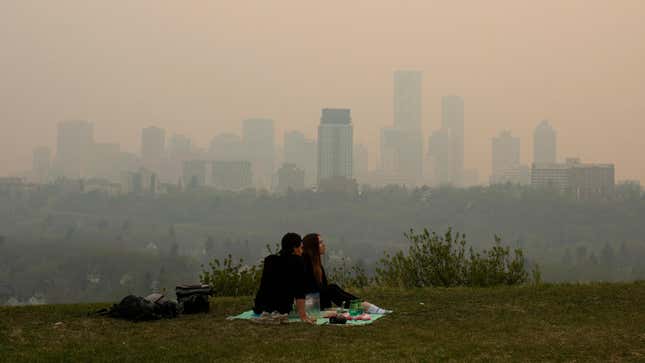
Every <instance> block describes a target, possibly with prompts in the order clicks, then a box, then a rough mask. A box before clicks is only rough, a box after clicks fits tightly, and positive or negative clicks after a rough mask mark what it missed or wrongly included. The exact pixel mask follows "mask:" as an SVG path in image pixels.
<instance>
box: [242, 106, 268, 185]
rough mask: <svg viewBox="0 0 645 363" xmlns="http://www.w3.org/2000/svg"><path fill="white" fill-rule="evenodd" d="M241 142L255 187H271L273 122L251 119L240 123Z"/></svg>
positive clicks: (265, 119)
mask: <svg viewBox="0 0 645 363" xmlns="http://www.w3.org/2000/svg"><path fill="white" fill-rule="evenodd" d="M242 140H243V144H244V152H245V154H246V155H247V160H249V161H250V162H251V167H252V169H253V175H254V177H255V185H256V186H257V187H261V188H269V187H271V181H272V179H273V172H274V163H275V136H274V130H273V120H271V119H267V118H252V119H247V120H244V121H243V122H242Z"/></svg>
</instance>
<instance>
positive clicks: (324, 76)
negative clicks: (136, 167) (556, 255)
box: [0, 0, 645, 180]
mask: <svg viewBox="0 0 645 363" xmlns="http://www.w3.org/2000/svg"><path fill="white" fill-rule="evenodd" d="M644 18H645V3H643V2H642V1H639V0H634V1H630V0H624V1H620V2H610V1H578V0H575V1H574V0H571V1H566V2H564V1H560V0H555V1H552V0H549V1H540V2H535V1H487V2H472V1H422V0H419V1H375V0H371V1H337V0H330V1H325V2H318V3H315V2H301V1H271V2H266V1H257V2H255V1H253V2H252V1H230V2H228V1H212V2H202V1H184V2H160V1H143V0H138V1H120V0H118V1H110V2H87V1H80V0H79V1H69V0H58V1H55V2H42V1H31V0H21V1H18V0H8V1H2V2H1V3H0V29H1V30H0V47H1V50H0V54H1V56H0V79H1V80H2V82H1V83H0V100H1V101H0V126H1V127H0V131H1V132H0V175H8V174H16V173H21V172H23V171H25V170H28V169H30V167H31V156H32V149H33V148H35V147H37V146H39V145H45V146H49V147H51V148H52V150H54V151H55V150H56V145H55V142H56V130H57V129H56V125H57V123H58V122H61V121H65V120H75V119H81V120H87V121H90V122H92V123H94V127H95V130H94V135H95V139H96V141H97V142H114V143H120V144H121V149H123V150H128V151H132V152H136V153H139V150H140V140H141V129H142V128H143V127H147V126H150V125H155V126H158V127H161V128H164V129H166V130H167V132H168V133H169V134H170V133H178V134H183V135H187V136H189V137H190V138H192V140H193V142H194V144H196V145H198V146H201V147H204V148H206V147H208V144H209V142H210V140H211V139H212V138H213V136H215V135H216V134H220V133H224V132H234V133H238V134H239V133H240V132H241V122H242V120H244V119H248V118H254V117H255V118H257V117H259V118H271V119H273V120H275V135H276V137H277V142H278V143H279V144H282V135H283V133H284V131H288V130H300V131H302V132H303V133H304V134H305V136H307V137H309V138H315V136H316V133H317V127H318V124H319V122H320V110H321V109H322V108H325V107H338V108H350V109H351V113H352V123H353V127H354V141H355V143H360V144H364V145H366V146H367V147H368V149H369V153H370V167H371V168H374V167H376V166H377V161H378V157H379V156H378V151H379V137H380V130H381V128H383V127H386V126H388V125H392V123H393V110H392V97H393V90H392V88H393V86H392V72H393V71H394V70H397V69H416V70H420V71H422V72H423V84H422V104H423V105H422V106H423V113H422V129H423V138H424V143H427V138H428V136H429V135H430V133H431V132H432V131H435V130H437V129H439V128H440V127H441V97H442V96H444V95H450V94H455V95H459V96H462V97H463V99H464V104H465V152H464V163H465V167H466V168H469V169H472V168H476V169H478V170H479V175H480V180H486V179H487V177H488V175H489V174H490V170H491V151H490V150H491V139H492V138H493V137H494V136H496V135H498V134H499V132H500V131H501V130H503V129H508V130H511V131H512V133H513V135H514V136H517V137H519V138H520V139H521V162H522V163H530V162H531V161H532V156H533V155H532V154H533V152H532V132H533V129H534V128H535V126H536V125H537V124H538V123H539V122H540V121H541V120H543V119H547V120H549V121H550V123H551V125H552V126H553V127H554V128H555V129H556V130H557V134H558V158H559V159H563V158H564V157H567V156H577V157H580V158H581V159H582V160H583V161H588V162H599V163H615V165H616V178H617V179H619V180H620V179H637V180H645V167H643V162H642V145H643V141H642V135H643V133H644V132H645V126H644V122H643V118H644V115H645V103H643V102H642V100H643V99H645V68H644V67H643V64H645V45H644V44H645V43H643V39H645V23H644V22H643V21H642V19H644Z"/></svg>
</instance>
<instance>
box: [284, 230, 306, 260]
mask: <svg viewBox="0 0 645 363" xmlns="http://www.w3.org/2000/svg"><path fill="white" fill-rule="evenodd" d="M281 248H282V249H281V250H280V254H281V255H283V256H284V255H291V254H295V255H298V256H300V255H302V237H300V235H299V234H297V233H293V232H289V233H287V234H285V235H284V236H283V237H282V243H281Z"/></svg>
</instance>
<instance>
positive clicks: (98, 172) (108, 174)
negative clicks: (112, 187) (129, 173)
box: [89, 142, 124, 182]
mask: <svg viewBox="0 0 645 363" xmlns="http://www.w3.org/2000/svg"><path fill="white" fill-rule="evenodd" d="M120 156H121V145H119V144H116V143H107V142H101V143H95V144H94V147H93V150H92V156H91V157H92V163H91V165H90V167H89V170H90V174H91V175H92V176H93V177H96V178H100V179H107V180H109V181H111V182H118V181H119V180H120V178H121V172H122V171H124V170H123V169H120V168H119V166H120V165H119V158H120Z"/></svg>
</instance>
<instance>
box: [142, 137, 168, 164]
mask: <svg viewBox="0 0 645 363" xmlns="http://www.w3.org/2000/svg"><path fill="white" fill-rule="evenodd" d="M165 159H166V130H164V129H162V128H159V127H154V126H151V127H146V128H144V129H143V130H141V162H142V163H143V167H144V168H146V169H149V170H151V171H152V172H154V173H157V175H159V173H160V172H161V171H162V169H163V168H164V162H165Z"/></svg>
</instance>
